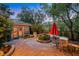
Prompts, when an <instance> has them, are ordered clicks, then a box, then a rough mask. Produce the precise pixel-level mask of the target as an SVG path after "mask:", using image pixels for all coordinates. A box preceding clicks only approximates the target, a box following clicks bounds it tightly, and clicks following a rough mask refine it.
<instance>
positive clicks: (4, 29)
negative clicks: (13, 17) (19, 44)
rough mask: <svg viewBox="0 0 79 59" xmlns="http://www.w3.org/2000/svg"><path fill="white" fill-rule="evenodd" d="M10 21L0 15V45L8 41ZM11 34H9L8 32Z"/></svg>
mask: <svg viewBox="0 0 79 59" xmlns="http://www.w3.org/2000/svg"><path fill="white" fill-rule="evenodd" d="M11 24H12V23H11V21H10V20H9V19H6V17H4V16H0V47H2V46H3V43H4V42H6V41H8V39H9V38H7V36H8V34H10V32H9V31H11ZM10 35H11V34H10Z"/></svg>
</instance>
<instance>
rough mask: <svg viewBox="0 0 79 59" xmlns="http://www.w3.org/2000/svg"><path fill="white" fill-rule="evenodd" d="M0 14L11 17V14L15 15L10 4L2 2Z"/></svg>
mask: <svg viewBox="0 0 79 59" xmlns="http://www.w3.org/2000/svg"><path fill="white" fill-rule="evenodd" d="M0 15H1V16H4V17H6V18H9V17H10V15H13V12H11V11H10V8H9V6H7V5H6V4H1V3H0Z"/></svg>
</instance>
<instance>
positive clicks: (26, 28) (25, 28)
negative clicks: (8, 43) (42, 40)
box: [12, 21, 31, 38]
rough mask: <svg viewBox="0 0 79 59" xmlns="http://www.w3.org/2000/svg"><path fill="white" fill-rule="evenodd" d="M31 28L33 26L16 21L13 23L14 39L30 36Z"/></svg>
mask: <svg viewBox="0 0 79 59" xmlns="http://www.w3.org/2000/svg"><path fill="white" fill-rule="evenodd" d="M30 28H31V24H28V23H24V22H22V21H15V22H14V23H13V29H12V38H18V37H24V36H25V35H26V34H30Z"/></svg>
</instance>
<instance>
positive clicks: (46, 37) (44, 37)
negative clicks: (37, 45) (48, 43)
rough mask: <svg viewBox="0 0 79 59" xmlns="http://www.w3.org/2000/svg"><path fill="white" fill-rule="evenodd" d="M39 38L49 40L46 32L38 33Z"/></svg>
mask: <svg viewBox="0 0 79 59" xmlns="http://www.w3.org/2000/svg"><path fill="white" fill-rule="evenodd" d="M38 39H39V40H49V39H50V36H49V35H47V34H43V35H39V37H38Z"/></svg>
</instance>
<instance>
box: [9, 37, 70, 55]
mask: <svg viewBox="0 0 79 59" xmlns="http://www.w3.org/2000/svg"><path fill="white" fill-rule="evenodd" d="M10 44H14V45H15V51H14V52H13V54H12V56H64V55H65V56H69V55H70V54H68V53H64V52H60V51H59V49H57V48H56V47H55V46H54V45H50V43H39V42H37V41H36V40H35V39H34V38H31V39H22V38H20V39H15V40H13V41H11V42H10Z"/></svg>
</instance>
